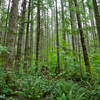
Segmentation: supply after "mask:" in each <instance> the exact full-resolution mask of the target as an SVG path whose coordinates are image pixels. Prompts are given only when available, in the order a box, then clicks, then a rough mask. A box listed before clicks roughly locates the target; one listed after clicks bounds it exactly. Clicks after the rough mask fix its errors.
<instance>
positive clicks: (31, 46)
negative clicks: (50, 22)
mask: <svg viewBox="0 0 100 100" xmlns="http://www.w3.org/2000/svg"><path fill="white" fill-rule="evenodd" d="M32 5H33V3H32ZM31 21H32V22H31V29H30V66H32V60H33V32H34V19H33V10H32V12H31Z"/></svg>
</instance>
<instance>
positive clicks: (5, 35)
mask: <svg viewBox="0 0 100 100" xmlns="http://www.w3.org/2000/svg"><path fill="white" fill-rule="evenodd" d="M10 3H11V0H9V4H8V10H7V18H6V24H5V27H6V29H5V34H4V41H3V42H4V43H3V44H4V45H5V42H6V37H7V27H8V25H7V24H8V19H9V18H8V17H9V11H10Z"/></svg>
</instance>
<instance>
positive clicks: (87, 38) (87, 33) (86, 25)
mask: <svg viewBox="0 0 100 100" xmlns="http://www.w3.org/2000/svg"><path fill="white" fill-rule="evenodd" d="M82 4H83V11H84V15H83V16H84V19H85V24H84V26H85V27H86V30H85V31H86V35H87V37H86V40H87V48H88V52H89V51H90V49H89V32H88V24H87V19H86V9H85V4H84V0H82Z"/></svg>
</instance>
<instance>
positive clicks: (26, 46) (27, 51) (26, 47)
mask: <svg viewBox="0 0 100 100" xmlns="http://www.w3.org/2000/svg"><path fill="white" fill-rule="evenodd" d="M30 15H31V0H29V5H28V22H27V30H26V41H25V52H24V68H26V66H27V64H28V60H29V56H30V55H29V25H30Z"/></svg>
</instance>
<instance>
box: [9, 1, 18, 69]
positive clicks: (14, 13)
mask: <svg viewBox="0 0 100 100" xmlns="http://www.w3.org/2000/svg"><path fill="white" fill-rule="evenodd" d="M18 2H19V0H13V1H12V7H11V12H10V14H11V15H10V19H9V30H8V34H7V46H8V47H9V55H8V59H7V66H9V67H12V66H13V60H14V52H15V40H16V29H17V17H18Z"/></svg>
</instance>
